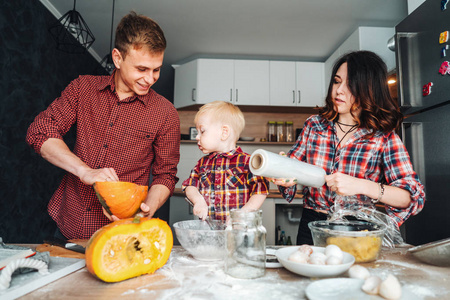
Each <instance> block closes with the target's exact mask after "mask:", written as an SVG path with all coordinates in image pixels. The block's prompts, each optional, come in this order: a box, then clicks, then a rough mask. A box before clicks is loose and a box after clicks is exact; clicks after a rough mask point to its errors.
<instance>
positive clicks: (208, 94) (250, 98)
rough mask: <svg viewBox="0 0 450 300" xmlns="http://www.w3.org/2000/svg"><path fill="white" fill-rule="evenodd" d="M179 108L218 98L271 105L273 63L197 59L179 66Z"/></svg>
mask: <svg viewBox="0 0 450 300" xmlns="http://www.w3.org/2000/svg"><path fill="white" fill-rule="evenodd" d="M174 98H175V101H174V105H175V107H176V108H181V107H186V106H190V105H194V104H205V103H209V102H212V101H216V100H221V101H230V102H232V103H233V104H236V105H269V62H268V61H263V60H233V59H196V60H194V61H191V62H188V63H186V64H183V65H181V66H178V67H177V68H176V69H175V95H174Z"/></svg>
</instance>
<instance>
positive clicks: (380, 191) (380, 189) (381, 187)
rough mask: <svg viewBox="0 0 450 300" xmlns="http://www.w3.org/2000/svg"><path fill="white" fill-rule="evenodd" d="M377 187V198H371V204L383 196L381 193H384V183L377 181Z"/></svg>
mask: <svg viewBox="0 0 450 300" xmlns="http://www.w3.org/2000/svg"><path fill="white" fill-rule="evenodd" d="M378 189H379V192H378V198H377V199H372V203H373V204H375V203H378V202H380V201H381V198H383V195H384V184H382V183H378Z"/></svg>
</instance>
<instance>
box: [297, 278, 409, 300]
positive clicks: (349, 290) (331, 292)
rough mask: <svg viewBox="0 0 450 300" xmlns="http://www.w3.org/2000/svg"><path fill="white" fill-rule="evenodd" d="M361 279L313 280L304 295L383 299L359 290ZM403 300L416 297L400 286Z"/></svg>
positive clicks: (326, 299)
mask: <svg viewBox="0 0 450 300" xmlns="http://www.w3.org/2000/svg"><path fill="white" fill-rule="evenodd" d="M363 283H364V280H363V279H354V278H331V279H322V280H318V281H315V282H313V283H311V284H310V285H308V287H307V288H306V290H305V292H306V296H307V297H308V299H309V300H335V299H339V300H350V299H352V300H353V299H358V300H378V299H383V298H382V297H380V296H375V295H369V294H366V293H364V292H363V291H362V290H361V286H362V285H363ZM400 299H404V300H414V299H418V297H417V295H415V294H414V293H412V292H411V291H409V290H408V289H407V288H405V287H403V288H402V297H401V298H400Z"/></svg>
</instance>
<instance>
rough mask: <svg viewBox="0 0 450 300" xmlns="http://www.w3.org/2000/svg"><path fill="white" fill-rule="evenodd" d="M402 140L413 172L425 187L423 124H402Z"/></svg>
mask: <svg viewBox="0 0 450 300" xmlns="http://www.w3.org/2000/svg"><path fill="white" fill-rule="evenodd" d="M402 140H403V144H404V145H405V147H406V148H407V149H408V153H409V156H410V157H411V163H412V165H413V168H414V171H416V173H417V175H419V178H420V181H421V182H422V183H423V184H424V185H425V155H424V152H425V151H424V145H425V144H424V136H423V124H422V123H421V122H403V123H402Z"/></svg>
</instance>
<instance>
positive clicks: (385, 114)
mask: <svg viewBox="0 0 450 300" xmlns="http://www.w3.org/2000/svg"><path fill="white" fill-rule="evenodd" d="M344 63H347V80H348V82H347V84H348V88H349V89H350V92H351V93H352V95H353V96H354V97H355V102H354V104H353V106H352V108H351V110H350V113H351V114H352V116H353V117H354V118H355V120H356V121H357V123H358V125H359V126H358V127H360V128H367V129H372V130H373V131H372V133H371V134H369V137H370V136H373V135H374V134H375V132H376V131H378V130H379V131H381V132H384V133H388V132H391V131H392V130H396V129H399V127H400V124H401V122H402V120H403V115H402V113H401V112H400V108H399V106H398V103H397V101H395V100H394V99H393V98H392V97H391V95H390V93H389V87H388V84H387V67H386V64H385V63H384V62H383V60H382V59H381V58H380V57H379V56H378V55H376V54H375V53H373V52H370V51H355V52H350V53H347V54H345V55H343V56H342V57H341V58H339V59H338V60H337V62H336V63H335V65H334V67H333V72H332V75H331V80H330V85H329V87H328V94H327V97H326V99H325V106H324V107H322V108H321V109H320V110H319V114H320V115H321V116H322V117H324V118H325V119H327V120H329V121H335V120H337V119H338V117H339V116H338V113H337V111H336V110H335V107H334V103H333V99H332V97H331V92H332V90H333V84H334V77H335V75H336V73H337V71H338V69H339V67H340V66H341V65H342V64H344ZM359 108H361V114H360V115H359V116H358V115H356V114H355V112H356V111H357V110H358V109H359Z"/></svg>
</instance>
